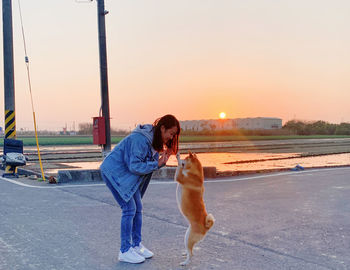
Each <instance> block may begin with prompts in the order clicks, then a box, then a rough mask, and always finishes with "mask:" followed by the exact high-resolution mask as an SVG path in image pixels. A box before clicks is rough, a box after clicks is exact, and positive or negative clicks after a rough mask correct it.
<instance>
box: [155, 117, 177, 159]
mask: <svg viewBox="0 0 350 270" xmlns="http://www.w3.org/2000/svg"><path fill="white" fill-rule="evenodd" d="M161 126H164V128H165V129H169V128H172V127H177V132H176V134H175V135H174V137H173V138H172V139H171V140H169V141H168V142H167V143H166V146H167V147H168V148H171V149H172V150H173V153H174V154H176V153H177V151H178V149H179V135H180V123H179V121H178V120H177V119H176V118H175V116H173V115H171V114H167V115H164V116H163V117H161V118H158V119H157V120H156V121H154V123H153V129H154V136H153V142H152V146H153V148H154V150H156V151H158V152H159V151H161V150H163V148H164V145H163V140H162V132H161V129H160V128H161Z"/></svg>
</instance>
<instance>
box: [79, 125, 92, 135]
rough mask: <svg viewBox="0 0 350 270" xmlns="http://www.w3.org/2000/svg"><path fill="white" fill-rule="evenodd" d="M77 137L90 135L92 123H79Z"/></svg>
mask: <svg viewBox="0 0 350 270" xmlns="http://www.w3.org/2000/svg"><path fill="white" fill-rule="evenodd" d="M78 134H79V135H92V123H80V124H79V127H78Z"/></svg>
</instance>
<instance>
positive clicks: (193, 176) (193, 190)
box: [174, 152, 215, 265]
mask: <svg viewBox="0 0 350 270" xmlns="http://www.w3.org/2000/svg"><path fill="white" fill-rule="evenodd" d="M176 158H177V162H178V167H177V169H176V173H175V179H174V180H175V181H177V182H178V186H177V189H176V200H177V204H178V206H179V210H180V212H181V213H182V215H183V216H184V217H185V218H186V219H187V220H188V222H189V227H188V228H187V231H186V234H185V239H184V240H185V248H186V255H187V258H186V260H185V261H184V262H182V263H181V265H188V264H189V263H190V261H191V257H192V256H193V247H194V245H195V244H196V243H197V242H199V241H201V240H202V239H203V238H204V236H205V235H206V233H207V232H208V231H209V229H210V228H211V227H212V226H213V225H214V222H215V219H214V217H213V215H212V214H207V211H206V209H205V204H204V200H203V193H204V185H203V184H204V173H203V167H202V165H201V163H200V161H199V160H198V158H197V156H196V154H192V153H191V152H189V155H188V156H187V157H186V158H185V159H184V160H181V159H180V154H179V153H178V154H177V155H176ZM179 186H180V187H181V189H182V191H181V201H180V199H179Z"/></svg>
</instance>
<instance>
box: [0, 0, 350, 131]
mask: <svg viewBox="0 0 350 270" xmlns="http://www.w3.org/2000/svg"><path fill="white" fill-rule="evenodd" d="M105 5H106V9H107V10H109V14H108V15H107V16H106V30H107V53H108V75H109V96H110V114H111V118H112V119H111V126H112V127H113V128H121V129H131V128H133V127H134V126H135V124H137V123H151V122H153V121H154V120H155V119H156V118H157V117H159V116H162V115H164V114H167V113H171V114H174V115H175V116H176V117H177V118H178V119H179V120H193V119H215V118H218V117H219V113H220V112H222V111H223V112H226V116H227V118H238V117H259V116H261V117H279V118H282V119H283V123H285V122H286V121H288V120H292V119H301V120H325V121H329V122H332V123H339V122H342V121H344V122H350V105H349V100H350V32H349V29H350V16H349V14H350V1H348V0H333V1H329V0H303V1H301V0H293V1H292V0H288V1H286V0H280V1H275V0H269V1H268V0H236V1H235V0H216V1H214V0H177V1H170V0H158V1H156V0H138V1H132V0H127V1H118V0H105ZM21 7H22V12H23V20H24V28H25V33H26V39H27V40H26V42H27V49H28V56H29V59H30V67H31V80H32V87H33V88H32V91H33V98H34V106H35V111H36V116H37V124H38V128H39V130H43V129H48V130H61V129H62V128H63V127H64V126H65V125H67V127H68V129H72V128H73V126H75V128H76V129H77V128H78V124H79V123H83V122H92V119H91V118H92V117H93V116H97V115H98V113H99V107H100V102H101V98H100V82H99V62H98V40H97V18H96V1H93V2H88V1H86V3H78V1H74V0H30V1H29V0H21ZM1 24H2V21H1ZM13 27H14V53H15V91H16V123H17V130H19V129H21V128H23V129H27V130H33V129H34V128H33V120H32V112H31V104H30V96H29V90H28V84H27V77H26V73H25V72H26V70H25V64H24V51H23V42H22V37H21V32H20V20H19V11H18V3H17V0H16V1H13ZM1 29H2V28H1ZM2 42H3V40H2V38H1V47H2ZM1 52H2V50H1ZM0 58H1V62H2V63H3V56H2V54H1V56H0ZM0 69H1V71H0V72H1V76H0V77H1V79H0V80H1V81H0V83H1V85H2V89H3V64H2V65H1V68H0ZM3 102H4V100H3V98H2V99H1V101H0V106H1V107H2V108H3V110H2V111H1V122H0V125H1V126H2V127H3V126H4V104H3Z"/></svg>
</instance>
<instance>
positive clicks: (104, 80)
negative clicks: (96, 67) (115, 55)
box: [97, 0, 111, 155]
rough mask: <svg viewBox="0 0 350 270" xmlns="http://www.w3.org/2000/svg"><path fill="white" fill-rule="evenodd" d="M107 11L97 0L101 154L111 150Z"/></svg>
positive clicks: (102, 1) (102, 2) (102, 3)
mask: <svg viewBox="0 0 350 270" xmlns="http://www.w3.org/2000/svg"><path fill="white" fill-rule="evenodd" d="M107 14H108V11H107V10H105V3H104V0H97V18H98V40H99V49H100V80H101V109H102V116H103V117H104V118H105V130H106V144H104V145H103V152H104V153H103V154H104V155H105V154H107V153H108V152H109V151H110V150H111V128H110V117H109V97H108V70H107V48H106V24H105V16H106V15H107Z"/></svg>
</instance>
